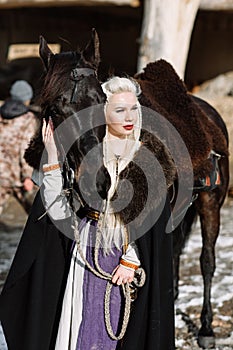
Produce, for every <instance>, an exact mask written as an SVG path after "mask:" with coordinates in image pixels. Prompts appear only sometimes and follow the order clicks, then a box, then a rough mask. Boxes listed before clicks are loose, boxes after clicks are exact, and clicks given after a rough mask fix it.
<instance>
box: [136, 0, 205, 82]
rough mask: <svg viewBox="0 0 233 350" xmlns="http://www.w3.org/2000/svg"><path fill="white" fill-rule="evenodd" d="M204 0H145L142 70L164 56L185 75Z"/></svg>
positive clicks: (140, 62) (139, 68)
mask: <svg viewBox="0 0 233 350" xmlns="http://www.w3.org/2000/svg"><path fill="white" fill-rule="evenodd" d="M199 4H200V0H145V4H144V18H143V24H142V31H141V38H140V43H141V46H140V50H139V58H138V71H139V72H140V71H141V70H142V69H143V68H144V67H145V66H146V65H147V63H149V62H153V61H155V60H158V59H160V58H164V59H165V60H166V61H168V62H169V63H171V64H172V65H173V67H174V68H175V70H176V72H177V73H178V74H179V76H180V77H181V78H182V79H183V78H184V73H185V66H186V60H187V55H188V50H189V43H190V37H191V34H192V30H193V25H194V21H195V18H196V13H197V10H198V8H199Z"/></svg>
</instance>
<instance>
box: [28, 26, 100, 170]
mask: <svg viewBox="0 0 233 350" xmlns="http://www.w3.org/2000/svg"><path fill="white" fill-rule="evenodd" d="M40 56H41V59H42V61H43V63H44V67H45V79H44V84H43V88H42V91H41V97H40V100H41V103H40V104H41V121H42V119H43V118H45V119H48V117H51V118H52V121H53V124H54V127H55V129H57V137H58V140H57V141H58V142H57V146H58V149H59V147H60V146H61V144H62V145H63V146H64V144H65V143H66V142H67V140H73V141H74V142H73V141H72V147H71V148H70V149H69V150H68V149H66V151H67V158H68V161H69V164H70V166H71V167H72V168H73V169H74V170H77V168H78V166H79V164H80V160H81V158H82V157H83V155H85V154H86V153H87V152H88V150H90V149H91V148H92V147H93V146H94V145H95V144H96V143H98V141H99V139H101V138H102V137H103V135H104V129H105V128H104V127H98V128H94V129H93V125H94V120H95V119H94V118H97V115H96V109H95V108H93V109H92V108H88V107H91V106H96V105H100V104H103V103H104V101H105V95H104V93H103V91H102V88H101V85H100V82H99V81H98V79H97V69H98V66H99V62H100V54H99V39H98V35H97V33H96V31H95V30H94V29H93V30H92V37H91V40H90V41H89V42H88V44H87V45H86V47H85V48H84V49H83V50H82V51H81V50H80V51H69V52H61V53H59V54H54V53H53V52H52V51H51V50H50V48H49V46H48V44H47V42H46V40H45V39H44V38H43V37H40ZM86 108H88V112H87V113H86V118H81V119H80V118H79V113H80V111H83V110H85V109H86ZM99 115H101V113H99ZM102 117H103V118H104V116H103V115H102ZM67 121H68V122H67ZM63 122H65V123H63ZM66 122H67V123H66ZM83 123H84V124H85V126H84V125H83ZM41 124H42V123H41ZM62 125H64V127H59V126H62ZM58 127H59V128H58ZM58 130H59V131H58ZM85 131H87V132H85ZM84 132H85V133H84ZM80 135H81V136H80ZM70 146H71V145H70ZM43 150H44V146H43V142H42V137H41V128H40V130H39V132H38V134H37V135H36V136H35V138H34V139H33V140H32V141H31V143H30V145H29V148H28V149H27V151H26V153H25V158H26V160H27V162H28V163H29V164H30V165H31V166H33V167H34V168H37V169H38V168H39V165H40V163H41V155H42V154H43ZM59 153H60V154H61V149H59Z"/></svg>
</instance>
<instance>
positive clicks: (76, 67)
mask: <svg viewBox="0 0 233 350" xmlns="http://www.w3.org/2000/svg"><path fill="white" fill-rule="evenodd" d="M40 55H41V57H42V60H43V62H44V65H45V67H46V78H45V84H44V88H43V90H42V95H41V106H42V114H41V118H48V117H49V116H51V117H52V120H53V123H54V125H55V128H57V129H59V125H60V124H61V123H62V122H63V121H65V120H66V119H67V118H68V117H70V116H72V115H73V114H74V113H77V112H79V111H80V110H82V109H85V108H86V107H89V106H92V105H95V104H101V103H103V102H104V101H105V96H104V94H103V92H102V90H101V86H100V83H99V81H98V78H97V69H98V64H99V41H98V37H97V34H96V32H95V31H93V33H92V40H91V41H90V43H89V44H88V45H87V47H86V48H85V49H84V50H83V51H82V52H66V53H60V54H56V55H54V54H53V53H52V52H51V51H50V49H49V48H48V46H47V43H46V41H45V40H44V39H43V38H41V40H40ZM135 79H137V80H138V82H139V83H140V85H141V88H142V95H141V97H140V102H141V104H142V105H144V106H146V107H149V108H151V109H152V110H155V111H157V112H158V113H160V114H161V115H163V116H164V117H165V118H167V119H168V120H169V121H170V122H171V123H172V124H173V125H174V127H175V128H176V129H177V131H178V132H179V134H180V135H181V137H182V139H183V140H184V142H185V144H186V146H187V149H188V151H189V154H190V157H191V160H192V166H193V173H194V180H195V181H194V185H193V198H194V197H195V198H196V200H195V201H194V202H193V204H192V205H191V206H190V207H189V208H188V209H187V207H188V205H187V207H184V208H182V210H187V212H186V215H185V216H184V218H183V219H182V221H181V222H180V223H179V225H177V227H176V229H175V231H174V247H175V249H174V252H175V254H174V272H175V277H174V280H175V293H176V295H177V294H178V276H179V271H178V268H179V258H180V254H181V252H182V248H183V246H184V243H185V240H186V238H187V235H188V233H189V232H190V230H191V226H192V223H193V221H194V218H195V216H196V213H197V214H198V215H199V216H200V220H201V228H202V238H203V246H202V254H201V270H202V275H203V280H204V303H203V309H202V314H201V323H202V326H201V329H200V331H199V336H198V343H199V346H200V347H203V348H206V347H212V346H213V345H214V333H213V329H212V326H211V323H212V309H211V302H210V296H211V281H212V277H213V274H214V270H215V242H216V239H217V237H218V234H219V225H220V208H221V206H222V204H223V201H224V198H225V196H226V193H227V187H228V177H229V172H228V136H227V131H226V127H225V124H224V122H223V121H222V119H221V117H220V116H219V114H218V113H217V112H216V111H215V110H214V109H213V108H212V107H211V106H210V105H209V104H207V103H205V102H204V101H202V100H200V99H197V98H195V97H193V96H191V95H189V94H188V93H187V91H186V88H185V86H184V84H183V82H182V81H181V80H180V79H179V78H178V76H177V74H176V73H175V71H174V70H173V68H172V67H171V65H169V64H168V63H167V62H165V61H163V60H160V61H157V62H154V63H151V64H149V65H148V66H147V67H146V68H145V70H144V72H143V73H140V74H138V75H137V76H135ZM100 114H101V115H102V111H101V113H100ZM95 118H96V111H95V113H93V114H92V113H91V112H90V113H89V114H88V118H87V119H86V123H87V130H88V132H87V133H86V134H85V135H84V136H82V135H81V136H80V137H79V138H78V139H77V137H76V136H77V135H76V133H77V130H80V129H81V128H82V125H81V124H80V123H81V122H80V120H79V119H78V118H74V120H73V119H71V122H70V124H69V128H68V130H67V129H66V130H65V133H64V132H62V131H61V132H59V133H58V138H59V139H58V140H57V141H58V142H57V143H58V148H59V153H60V155H61V156H62V155H63V153H64V149H63V148H61V144H63V146H64V144H65V142H66V139H67V136H68V138H71V139H75V137H76V139H77V140H76V139H75V140H76V141H75V142H74V143H73V145H72V147H71V148H69V149H68V147H67V149H65V153H66V155H67V157H66V158H67V160H68V164H69V167H70V168H72V169H74V173H75V177H78V176H79V171H78V169H79V165H80V162H81V160H82V158H83V155H85V154H87V152H88V150H90V149H91V148H92V147H94V146H95V145H96V144H98V142H100V141H101V139H102V138H103V135H104V131H103V128H102V127H101V126H100V127H99V126H98V127H94V129H93V125H94V124H93V123H94V119H95ZM82 121H83V120H82ZM176 146H177V150H178V148H179V144H177V145H176ZM43 148H44V147H43V144H42V139H41V129H40V130H39V132H38V134H37V135H36V136H35V138H34V139H33V140H32V142H31V144H30V146H29V148H28V150H27V151H26V154H25V157H26V160H27V161H28V163H29V164H30V165H32V166H33V167H34V168H37V169H39V166H40V161H41V156H42V154H43ZM216 154H217V155H216ZM218 157H219V158H218ZM62 160H63V161H64V159H62ZM184 167H185V166H184ZM68 170H69V169H68ZM65 171H67V169H65ZM219 176H220V182H219V183H218V181H217V180H218V179H217V178H218V177H219ZM206 179H210V183H209V182H208V181H207V180H206ZM89 183H91V182H90V181H89ZM99 191H101V188H100V189H99ZM186 204H187V203H186ZM189 204H191V203H189ZM174 215H176V213H174Z"/></svg>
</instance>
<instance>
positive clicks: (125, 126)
mask: <svg viewBox="0 0 233 350" xmlns="http://www.w3.org/2000/svg"><path fill="white" fill-rule="evenodd" d="M123 128H124V129H125V130H132V129H133V124H130V125H124V127H123Z"/></svg>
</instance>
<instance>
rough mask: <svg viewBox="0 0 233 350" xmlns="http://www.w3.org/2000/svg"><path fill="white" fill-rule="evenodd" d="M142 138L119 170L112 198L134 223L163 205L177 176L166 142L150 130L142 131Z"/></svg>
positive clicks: (122, 214) (124, 217) (117, 209)
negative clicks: (127, 161) (130, 159)
mask: <svg viewBox="0 0 233 350" xmlns="http://www.w3.org/2000/svg"><path fill="white" fill-rule="evenodd" d="M140 139H141V142H142V145H141V147H140V148H139V150H138V151H137V152H136V154H135V156H134V159H133V160H132V161H131V162H130V163H129V164H128V165H127V167H126V168H125V169H124V170H123V171H122V172H121V173H120V174H119V183H118V187H117V190H116V192H115V194H114V195H113V197H112V199H111V205H112V207H113V209H114V212H116V213H118V214H119V215H120V217H121V219H122V221H123V222H124V224H132V223H133V226H134V227H135V224H136V225H141V224H142V223H143V221H144V220H145V218H146V217H148V214H149V213H151V212H152V210H154V209H156V208H158V207H159V205H161V203H162V202H163V200H165V199H166V196H167V190H168V188H169V187H170V186H171V184H172V183H173V181H174V179H175V177H176V168H175V165H174V162H173V160H172V158H171V155H170V154H169V152H168V151H167V149H166V148H165V146H164V145H163V143H162V142H161V141H160V140H159V139H157V138H156V137H155V136H154V135H152V134H150V133H149V132H147V131H142V133H141V138H140Z"/></svg>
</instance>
